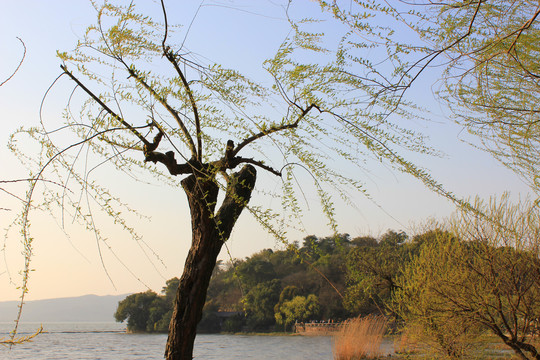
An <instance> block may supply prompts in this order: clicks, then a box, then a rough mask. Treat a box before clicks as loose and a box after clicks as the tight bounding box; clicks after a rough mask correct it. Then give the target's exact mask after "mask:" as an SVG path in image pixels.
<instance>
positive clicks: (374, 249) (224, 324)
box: [115, 231, 430, 332]
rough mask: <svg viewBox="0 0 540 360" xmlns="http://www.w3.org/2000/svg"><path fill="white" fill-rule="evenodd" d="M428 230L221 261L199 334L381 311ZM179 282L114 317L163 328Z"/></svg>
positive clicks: (324, 240) (125, 304) (127, 304)
mask: <svg viewBox="0 0 540 360" xmlns="http://www.w3.org/2000/svg"><path fill="white" fill-rule="evenodd" d="M429 236H430V233H427V234H424V235H422V236H417V237H414V238H413V239H409V238H408V236H407V234H405V233H403V232H396V231H388V232H387V233H385V234H384V235H382V236H381V237H380V238H378V239H377V238H374V237H371V236H365V237H357V238H351V237H350V236H349V235H348V234H342V235H339V236H336V237H317V236H308V237H306V238H304V239H303V241H302V244H300V243H299V242H296V243H294V244H292V245H290V246H289V247H288V248H287V249H286V250H278V251H274V250H271V249H265V250H262V251H260V252H258V253H256V254H253V255H252V256H250V257H247V258H245V259H243V260H241V259H234V260H232V261H229V262H226V263H224V262H220V263H219V264H218V266H217V267H216V269H215V270H214V273H213V275H212V280H211V282H210V287H209V288H208V294H207V300H206V304H205V308H204V314H203V319H202V321H201V322H200V324H199V330H200V331H206V332H220V331H225V332H239V331H288V330H290V329H291V325H292V324H294V322H296V321H299V322H300V321H310V320H336V321H339V320H342V319H347V318H349V317H352V316H357V315H366V314H370V313H383V314H388V313H389V312H391V310H390V309H389V307H388V305H389V301H390V295H391V293H392V291H393V290H394V289H395V280H396V278H397V276H398V275H399V274H400V272H401V271H402V269H403V266H404V265H405V264H406V263H408V262H409V261H410V259H411V256H412V255H413V254H414V253H416V252H417V251H418V248H419V244H421V243H422V242H423V241H424V239H425V238H427V237H429ZM177 286H178V279H176V278H174V279H170V280H169V281H167V284H166V286H165V287H164V288H163V291H162V295H161V296H160V295H158V294H156V293H154V292H151V291H149V292H146V293H139V294H134V295H130V296H129V297H127V298H126V299H125V300H124V301H122V302H120V304H119V307H118V310H117V312H116V314H115V317H116V319H117V320H118V321H124V320H127V322H128V329H130V330H131V331H147V332H154V331H156V332H164V331H166V330H167V326H168V323H169V319H170V316H171V313H172V299H173V296H174V293H175V290H176V287H177Z"/></svg>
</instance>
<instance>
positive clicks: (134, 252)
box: [0, 0, 527, 301]
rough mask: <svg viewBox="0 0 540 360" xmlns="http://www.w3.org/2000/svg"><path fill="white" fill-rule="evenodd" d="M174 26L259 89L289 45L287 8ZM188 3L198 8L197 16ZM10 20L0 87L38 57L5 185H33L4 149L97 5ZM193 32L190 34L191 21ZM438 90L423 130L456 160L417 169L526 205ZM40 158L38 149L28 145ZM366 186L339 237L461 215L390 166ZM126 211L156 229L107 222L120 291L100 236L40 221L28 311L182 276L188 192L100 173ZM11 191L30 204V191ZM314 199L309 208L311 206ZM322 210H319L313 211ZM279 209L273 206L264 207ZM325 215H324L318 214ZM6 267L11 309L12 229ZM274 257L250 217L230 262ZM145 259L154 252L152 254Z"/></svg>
mask: <svg viewBox="0 0 540 360" xmlns="http://www.w3.org/2000/svg"><path fill="white" fill-rule="evenodd" d="M140 2H141V3H144V11H145V12H147V13H148V14H149V15H151V16H153V17H158V20H160V19H161V18H160V16H161V11H160V4H159V2H156V1H146V0H145V1H140ZM166 3H171V4H168V6H169V21H170V22H171V23H182V24H184V27H183V28H182V29H181V31H184V32H187V29H189V34H187V37H186V39H187V41H186V44H185V45H186V46H187V47H188V48H189V49H190V50H191V51H194V52H196V53H198V54H199V55H200V56H202V57H204V58H206V59H209V61H212V62H217V63H222V64H224V65H225V66H228V67H234V68H239V69H240V70H242V71H243V72H245V73H247V74H248V75H250V76H253V77H255V78H257V77H258V76H259V75H260V73H262V72H263V70H262V66H261V62H262V61H263V60H264V59H265V58H268V57H271V56H272V55H273V54H274V52H275V50H276V49H277V47H278V46H279V45H280V43H281V42H282V41H283V40H284V38H285V37H286V36H287V34H288V31H289V30H288V25H287V22H286V20H285V16H284V10H283V4H284V3H286V1H277V0H276V1H269V0H266V1H265V0H257V1H253V0H245V1H234V0H222V1H206V2H205V3H204V6H202V7H201V8H200V9H199V10H198V13H197V16H195V14H196V12H197V9H198V5H199V4H200V2H199V1H188V2H174V4H172V3H173V1H167V2H166ZM188 3H189V4H188ZM295 6H296V7H295V8H294V9H293V13H296V14H299V13H302V14H303V15H306V16H308V15H309V14H311V13H315V12H316V11H317V7H316V5H315V4H314V3H313V2H309V1H299V2H296V3H295ZM0 9H1V10H2V11H1V12H0V46H1V53H0V80H1V79H4V78H6V77H7V76H9V75H10V74H11V72H12V71H13V69H14V68H15V67H16V66H17V64H18V61H19V59H20V57H21V55H22V52H23V50H22V46H21V44H20V43H19V41H18V40H17V37H19V38H21V39H22V40H23V41H24V43H25V45H26V49H27V53H26V58H25V60H24V63H23V64H22V66H21V68H20V71H19V72H18V73H17V74H16V76H15V77H14V78H13V79H12V80H11V81H9V82H8V83H6V84H5V85H4V86H2V87H0V119H1V121H2V127H1V128H0V144H3V145H2V147H1V148H0V159H2V172H1V177H0V178H1V179H3V180H4V179H15V178H24V177H25V176H26V174H27V172H26V170H25V168H24V166H23V165H21V164H20V163H19V161H18V160H17V159H15V158H14V156H13V155H12V154H11V153H10V152H9V150H8V149H7V148H6V146H5V144H6V143H7V141H8V138H9V135H10V134H11V133H13V132H14V131H15V130H16V129H17V128H18V127H20V126H34V125H37V124H38V123H39V109H40V104H41V101H42V99H43V97H44V94H45V92H46V91H47V88H48V87H49V86H50V85H51V83H52V82H53V81H54V79H55V78H56V77H57V76H58V75H59V74H60V73H61V70H60V68H59V65H60V60H59V59H57V58H56V56H55V54H56V50H70V49H72V48H73V47H74V46H75V44H76V42H77V40H78V39H79V38H81V36H82V34H83V32H84V30H85V28H86V27H87V26H88V25H89V24H91V23H92V22H93V21H94V20H95V11H94V10H93V8H92V6H91V5H90V3H89V1H87V0H70V1H60V0H48V1H43V0H19V1H9V2H8V1H4V2H2V4H1V7H0ZM192 19H194V20H193V23H192V25H191V26H189V24H190V22H191V20H192ZM435 80H436V79H432V78H427V79H424V80H423V81H422V82H418V83H417V84H416V85H415V88H413V90H412V91H413V94H414V95H415V96H418V99H421V101H420V102H421V103H422V105H424V106H428V107H429V108H430V110H431V111H432V113H433V114H432V116H431V119H432V121H430V122H423V121H418V122H417V123H414V124H412V125H411V126H414V127H415V128H417V129H418V130H419V131H421V132H423V133H425V134H427V135H429V136H430V139H431V140H430V143H431V144H432V145H433V146H434V147H435V148H437V149H439V150H441V151H442V152H444V153H445V156H444V157H442V158H427V157H422V156H416V157H415V158H414V160H415V161H416V162H417V163H419V164H420V165H421V166H423V167H425V168H427V169H429V170H430V171H431V173H432V175H433V176H434V178H436V179H437V180H438V181H439V182H441V183H443V184H444V185H445V187H446V188H447V189H448V190H450V191H452V192H454V193H455V194H456V195H458V196H462V197H468V196H474V195H479V196H481V197H489V196H492V195H500V194H502V193H503V192H504V191H510V192H511V193H512V195H513V196H515V197H517V196H525V195H526V194H527V187H526V186H525V185H524V184H523V183H522V181H521V180H520V179H519V178H517V177H516V176H515V175H514V174H513V173H512V172H510V171H509V170H507V169H506V168H504V167H502V166H501V165H500V164H499V163H497V162H496V161H495V160H493V159H492V158H491V157H490V156H489V155H488V154H486V153H484V152H482V151H480V150H477V149H475V148H473V147H472V146H470V145H467V144H466V143H465V142H463V141H462V140H463V139H465V140H471V139H470V138H469V137H468V135H467V134H466V133H465V132H463V131H462V129H460V128H459V127H458V126H456V125H455V124H453V123H452V121H451V120H449V119H448V117H447V114H448V113H449V112H448V111H446V110H445V109H444V108H442V107H440V106H439V105H438V104H437V103H436V102H435V101H434V100H433V96H432V91H431V85H432V84H433V83H434V81H435ZM66 89H69V90H70V89H72V84H70V83H69V82H68V81H67V80H63V82H61V83H59V84H58V85H56V86H55V87H54V88H53V91H52V92H51V93H50V94H49V96H48V97H47V101H46V102H45V107H44V111H43V116H44V120H45V121H47V120H48V119H49V120H51V119H52V120H55V119H58V118H59V117H60V116H61V113H62V107H63V106H64V105H65V104H66V96H67V95H66V94H69V91H66ZM28 148H29V149H32V145H28ZM353 175H357V176H358V177H359V178H361V179H362V180H363V181H365V183H366V185H367V188H368V190H369V192H370V194H371V195H372V197H373V199H374V200H375V201H376V204H375V203H374V202H372V201H370V200H367V199H366V198H363V197H360V196H358V197H357V198H355V200H356V201H355V202H356V204H357V206H356V209H351V208H347V207H345V205H343V204H340V203H338V204H337V205H338V223H339V227H340V232H343V233H349V234H350V235H351V236H353V237H354V236H360V235H374V236H377V235H380V234H382V233H384V232H385V231H386V230H387V229H395V230H403V231H406V232H407V233H410V234H412V233H413V232H414V226H415V225H416V224H419V223H421V222H423V221H425V220H427V219H429V218H437V219H441V218H443V217H444V216H447V215H449V214H450V213H451V212H452V210H453V205H452V204H450V203H449V202H448V201H447V200H446V199H444V198H441V197H439V196H437V195H435V194H433V193H430V192H429V191H428V190H426V189H425V188H424V187H423V185H422V184H421V183H420V182H419V181H418V180H415V179H413V178H411V177H408V176H404V175H401V174H398V173H397V172H395V171H392V170H390V169H388V168H386V167H384V166H374V167H373V170H371V169H370V171H369V172H365V173H362V174H353ZM99 177H100V180H102V181H103V180H105V182H106V183H109V184H110V187H111V188H112V189H113V190H114V191H116V192H118V193H119V194H120V195H121V196H122V198H124V199H125V201H126V202H128V203H129V204H131V205H132V206H133V207H135V208H137V209H140V210H141V212H142V213H143V214H145V215H148V216H149V217H150V219H148V220H145V219H143V220H137V225H138V226H139V229H140V233H141V234H142V235H143V236H144V240H145V242H146V244H147V245H148V247H149V248H151V249H152V250H151V251H150V250H148V248H147V247H146V245H144V244H141V243H137V242H135V241H134V240H131V239H130V238H129V237H128V236H126V235H125V234H122V233H120V232H117V231H116V230H114V229H113V228H112V227H111V228H110V229H109V226H110V224H109V223H108V220H107V219H105V218H98V219H97V220H98V221H100V222H101V224H102V227H104V228H105V229H106V230H107V231H108V238H109V239H110V240H109V244H110V246H111V247H112V249H113V250H114V251H115V254H117V255H118V258H117V257H115V255H113V254H112V253H111V252H110V251H108V250H107V249H105V250H104V251H103V260H104V262H105V264H106V268H107V271H108V273H109V274H110V276H111V278H112V280H113V283H114V285H113V284H112V283H111V281H110V280H109V279H108V277H107V275H106V273H105V271H104V269H103V267H102V265H101V261H100V257H99V252H98V249H97V246H96V241H95V239H94V237H93V235H92V234H91V233H88V232H85V231H83V230H81V229H80V228H77V227H76V226H72V225H70V224H69V221H68V222H67V223H66V224H67V225H66V228H65V229H61V227H60V226H59V221H58V219H54V218H50V217H47V216H44V215H42V214H39V213H38V212H34V213H33V214H32V233H33V237H34V238H35V241H34V247H35V249H34V250H35V251H34V256H33V257H32V266H31V267H32V268H33V269H35V271H34V272H33V273H32V275H31V279H30V283H29V289H30V292H29V294H28V296H27V299H28V300H34V299H43V298H55V297H65V296H78V295H84V294H98V295H105V294H123V293H131V292H137V291H144V290H145V289H147V287H149V288H151V289H153V290H154V291H159V290H160V289H161V287H162V286H163V285H164V283H165V280H166V279H169V278H171V277H173V276H180V274H181V271H182V268H183V263H184V259H185V256H186V254H187V250H188V246H189V243H190V236H191V235H190V224H189V215H188V208H187V202H186V200H185V195H184V193H183V191H182V190H181V189H171V188H168V187H161V186H159V185H157V184H150V185H144V184H141V183H136V182H133V181H130V180H129V179H122V180H119V179H118V178H117V177H116V175H115V174H108V173H100V174H99ZM9 189H10V190H11V191H13V192H15V193H18V194H22V195H24V191H25V188H24V186H22V185H19V186H12V187H10V188H9ZM309 201H310V198H309V194H308V199H307V202H308V204H307V205H309ZM312 201H315V202H316V201H317V200H312ZM0 202H1V203H0V208H7V209H11V210H0V222H1V225H2V228H7V227H8V225H9V224H10V222H11V221H12V220H13V216H15V215H16V213H17V211H18V209H19V204H18V202H17V201H16V200H15V199H13V198H11V197H10V196H8V195H7V194H5V193H1V192H0ZM265 205H267V206H272V204H271V203H268V204H265ZM314 208H315V207H314ZM313 212H314V213H313V216H312V217H310V218H309V220H308V221H306V223H305V224H304V226H305V228H306V231H305V232H298V233H291V234H290V240H291V241H294V240H299V241H301V239H302V238H303V237H305V236H307V235H310V234H314V235H317V236H327V235H330V230H329V229H328V227H327V226H325V224H326V221H325V220H324V219H323V218H322V217H321V216H320V215H319V214H317V213H315V210H314V211H313ZM3 245H4V246H3V251H2V253H1V254H0V256H2V257H3V259H0V301H3V300H15V299H17V298H18V297H19V295H20V293H19V291H18V290H17V289H16V286H18V285H19V283H18V282H19V274H18V272H19V271H20V270H21V269H22V268H23V263H24V259H23V257H22V256H21V255H20V252H21V247H20V238H19V235H18V233H17V231H16V229H12V230H11V231H10V232H9V234H8V237H7V238H6V240H5V241H4V242H3ZM264 248H273V249H279V248H280V244H276V243H275V241H274V240H273V239H272V238H271V237H270V236H269V235H267V234H265V232H264V230H262V229H261V228H260V227H258V225H257V224H256V223H255V221H254V220H253V219H251V218H250V216H249V214H247V213H245V214H243V215H242V217H241V219H240V220H239V222H238V224H237V226H236V229H235V231H234V232H233V235H232V237H231V239H230V241H229V243H228V249H229V254H228V253H227V252H226V251H224V252H223V254H222V255H221V258H222V259H224V260H227V259H229V258H230V257H233V258H243V257H245V256H248V255H251V254H252V253H254V252H256V251H259V250H261V249H264ZM143 250H144V251H143Z"/></svg>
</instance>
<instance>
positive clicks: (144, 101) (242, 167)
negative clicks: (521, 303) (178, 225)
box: [12, 1, 452, 359]
mask: <svg viewBox="0 0 540 360" xmlns="http://www.w3.org/2000/svg"><path fill="white" fill-rule="evenodd" d="M93 4H94V6H95V9H96V12H97V23H96V24H95V25H92V26H90V27H88V29H87V31H86V33H85V35H84V37H83V38H82V39H81V40H80V41H79V43H78V44H77V46H76V47H75V49H74V50H73V51H71V52H59V57H60V59H61V60H62V62H63V63H62V66H61V68H62V75H63V76H64V78H67V79H68V80H69V82H70V84H75V89H74V94H73V95H72V97H71V98H70V101H71V100H72V98H73V99H74V98H76V97H77V96H82V97H85V98H86V101H85V102H84V103H83V104H82V105H81V110H80V112H75V111H73V106H72V104H71V103H70V104H68V108H67V110H66V112H65V124H64V125H63V126H62V127H60V128H58V129H56V130H55V131H51V130H49V129H48V128H46V124H45V123H42V124H41V125H42V126H40V127H37V128H34V129H30V130H27V131H24V134H26V135H29V136H31V137H34V138H36V139H37V140H38V141H39V142H40V144H41V145H42V149H43V150H42V154H41V157H34V156H28V157H26V158H25V159H26V160H27V161H34V162H35V163H36V165H37V168H38V169H39V171H37V172H34V174H33V176H34V178H35V179H39V178H44V177H46V178H50V177H53V176H54V177H57V178H56V181H57V182H58V183H61V184H65V185H66V187H67V188H70V189H74V188H75V187H76V186H80V187H81V189H83V191H84V192H85V193H86V197H87V198H91V199H93V201H95V202H97V203H98V204H100V206H101V208H102V210H104V211H105V212H106V213H108V214H109V215H111V216H112V217H113V218H114V220H115V222H116V223H118V224H120V225H121V226H124V228H125V229H126V230H127V231H129V232H131V233H133V235H134V236H137V235H136V233H135V232H134V229H133V228H132V227H131V226H130V225H129V224H128V223H127V222H126V221H125V219H124V218H122V217H121V215H120V213H121V211H120V210H119V209H118V207H122V206H123V204H122V202H121V201H120V199H118V198H117V197H115V196H113V194H111V193H110V191H108V190H107V188H106V187H105V186H102V185H100V184H98V183H97V182H94V181H92V182H90V181H87V179H88V177H87V175H88V172H90V171H92V170H93V168H94V167H98V166H102V165H103V164H106V165H108V166H113V167H115V168H116V169H117V170H119V172H120V173H123V174H127V175H128V176H132V177H134V178H137V177H140V176H141V171H143V173H144V172H148V173H149V174H151V175H153V176H154V177H155V180H156V181H162V182H164V183H166V184H169V185H172V187H173V189H176V187H177V186H181V187H182V189H183V191H184V192H185V194H186V195H187V199H188V203H189V209H190V213H191V227H192V242H191V248H190V250H189V253H188V256H187V259H186V262H185V267H184V272H183V275H182V277H181V279H180V285H179V287H178V291H177V295H176V299H175V307H174V312H173V316H172V320H171V324H170V327H169V338H168V341H167V346H166V351H165V356H166V358H167V359H191V358H192V353H193V344H194V339H195V335H196V326H197V323H198V322H199V320H200V319H201V315H202V309H203V306H204V302H205V297H206V292H207V288H208V283H209V280H210V276H211V274H212V270H213V269H214V266H215V264H216V258H217V256H218V254H219V252H220V250H221V248H222V246H223V245H224V243H225V242H226V241H227V239H228V238H229V236H230V234H231V231H232V229H233V227H234V225H235V223H236V221H237V219H238V217H239V216H240V214H241V213H242V212H243V210H244V209H246V208H247V209H249V211H250V213H251V214H253V215H254V216H255V218H256V219H257V220H258V221H259V222H260V223H261V224H262V226H263V227H264V228H266V229H267V230H268V231H269V232H270V233H272V234H273V235H274V236H275V237H276V238H277V239H280V240H284V241H285V240H286V229H287V227H288V226H295V225H297V224H299V223H300V221H301V219H302V214H303V211H302V210H303V209H302V206H300V204H299V202H298V201H297V198H298V196H299V195H300V196H302V192H303V191H307V188H308V187H309V184H306V183H302V184H298V183H296V182H295V181H296V177H295V172H296V171H301V172H305V171H306V170H307V171H308V172H309V174H310V176H311V178H312V179H313V188H314V191H315V192H316V193H317V194H318V196H319V198H320V202H321V210H322V212H323V213H324V214H326V216H327V217H328V219H329V226H330V227H331V228H332V229H334V230H335V229H336V227H337V224H336V220H335V214H334V212H335V210H334V203H333V200H332V198H333V196H338V197H340V198H341V199H343V200H344V201H349V202H350V201H351V198H350V197H349V194H354V192H352V191H356V192H359V193H365V189H364V185H363V183H362V182H361V181H360V179H358V178H354V177H348V176H346V175H345V173H351V171H350V169H351V167H354V168H356V169H357V170H358V173H360V170H362V169H363V166H364V162H365V160H366V158H367V157H371V158H375V159H377V160H379V161H382V162H385V163H386V164H389V165H390V166H393V167H394V168H395V169H397V170H399V171H402V172H405V173H409V174H411V175H413V176H415V177H417V178H419V179H420V180H421V181H423V182H424V183H425V184H426V186H427V187H429V188H431V189H432V190H434V191H436V192H438V193H441V194H443V195H445V196H448V197H452V195H451V194H449V193H447V192H445V190H444V189H443V188H442V187H441V185H440V184H438V183H437V182H435V181H434V180H433V179H432V178H431V177H430V176H429V174H428V173H427V172H426V171H425V170H423V169H421V168H418V167H416V166H415V165H414V164H413V163H412V162H410V161H408V160H406V159H405V157H403V156H402V155H400V153H399V152H398V150H399V151H407V152H409V151H411V152H413V153H427V154H436V152H435V151H433V150H432V149H431V148H430V147H428V146H426V145H424V141H423V138H422V136H420V135H418V134H416V133H415V132H414V131H411V130H410V129H407V128H406V127H405V126H400V125H398V124H397V123H396V122H395V121H392V120H396V119H403V118H406V117H407V116H410V114H411V113H410V112H409V111H408V110H402V108H401V107H400V108H396V99H394V98H391V97H377V96H375V94H373V92H372V89H371V87H370V86H365V85H364V84H363V83H362V81H361V78H360V77H359V76H358V75H356V74H354V73H352V72H351V69H350V65H351V64H349V63H347V62H346V61H345V60H344V59H341V60H339V61H335V59H334V57H333V55H332V54H334V53H335V51H334V52H332V51H330V50H328V49H325V48H324V47H323V46H322V45H324V43H321V42H320V40H321V37H322V36H323V34H322V33H319V34H313V33H311V32H304V31H302V30H301V29H299V28H298V27H297V26H296V25H295V24H294V23H293V22H291V24H292V25H291V26H292V27H293V29H294V30H295V31H292V32H291V33H292V34H293V35H292V36H291V37H290V38H286V39H284V41H283V43H282V45H281V46H280V47H279V48H278V49H276V55H275V56H274V57H273V58H271V59H269V60H267V61H266V62H265V63H264V67H265V69H266V70H267V72H268V74H269V78H270V79H272V82H273V84H274V85H273V86H263V85H260V84H258V83H256V82H254V81H252V80H250V79H248V78H247V77H245V76H243V75H242V74H241V72H240V71H238V70H237V69H226V68H224V67H222V66H219V65H216V64H214V65H208V64H203V63H201V62H200V61H197V60H196V58H195V57H192V56H190V53H189V52H188V51H187V50H185V49H184V48H183V47H182V45H178V44H176V43H175V39H177V38H178V37H175V36H177V34H178V33H179V31H177V32H173V31H171V29H170V27H169V25H168V23H167V13H166V11H165V4H164V3H163V2H162V3H161V5H162V7H163V15H164V16H163V19H164V21H163V23H159V22H157V21H156V20H155V19H152V18H150V17H148V16H144V15H141V14H139V13H137V12H136V9H135V5H134V4H133V3H131V4H130V5H128V6H117V5H114V4H113V3H111V2H108V1H106V2H105V3H104V4H101V5H100V4H97V2H94V3H93ZM175 29H177V28H175ZM175 34H176V35H175ZM280 109H281V110H280ZM389 113H394V114H395V115H396V116H395V117H388V114H389ZM399 115H401V117H399ZM70 131H71V133H70ZM68 133H70V134H72V135H74V136H75V138H71V139H72V140H71V142H69V143H67V145H66V139H68V137H67V136H68V135H67V134H68ZM59 134H63V135H61V136H60V135H59ZM12 146H13V148H14V149H15V150H16V151H18V149H17V148H16V143H13V144H12ZM82 154H85V155H84V156H82ZM92 159H101V160H96V161H97V165H95V166H93V165H91V164H90V162H91V161H92ZM336 159H343V161H344V162H343V161H341V160H340V161H336ZM81 162H82V164H81V165H78V164H79V163H81ZM340 163H342V164H343V163H346V164H347V165H346V166H347V168H348V169H347V171H344V169H343V168H340V167H339V164H340ZM261 171H262V172H263V173H264V174H269V175H270V176H275V177H277V178H279V180H280V183H281V185H282V186H281V190H279V191H278V192H277V193H276V194H275V195H276V196H279V197H280V199H281V206H282V208H283V209H284V211H285V213H286V214H287V216H284V217H280V216H279V211H278V210H276V211H274V209H265V208H263V207H257V206H248V204H249V203H250V200H251V198H252V195H253V194H254V189H255V185H256V179H257V176H258V175H257V173H258V172H261ZM176 179H180V181H179V182H178V181H177V180H176ZM103 180H104V181H105V182H107V179H106V178H104V179H103ZM35 186H36V183H35V182H34V183H32V188H31V191H30V192H29V201H30V199H31V198H32V194H33V193H35ZM74 194H77V193H76V192H73V193H71V192H69V191H64V190H62V191H60V192H58V193H57V192H55V191H54V189H44V190H43V196H44V198H45V203H46V206H48V207H51V206H53V205H54V204H57V205H58V206H60V207H61V208H62V209H63V211H68V210H69V209H70V208H71V211H72V213H73V214H74V215H75V216H76V217H78V218H79V219H80V221H81V222H83V223H84V224H86V226H87V227H88V228H90V229H92V230H94V231H95V233H96V236H97V238H98V243H99V242H102V243H103V242H105V241H106V239H104V238H102V235H101V232H100V231H99V229H96V227H95V223H94V221H93V218H92V213H91V212H90V209H88V208H86V207H84V206H83V205H82V204H83V203H84V202H83V201H81V198H80V197H79V195H74ZM220 194H221V195H220ZM24 220H25V221H24V223H23V225H22V226H23V228H24V229H25V231H26V229H27V227H28V223H27V217H25V218H24Z"/></svg>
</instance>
